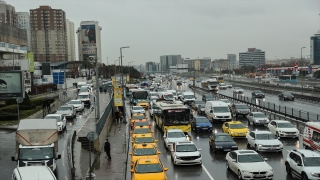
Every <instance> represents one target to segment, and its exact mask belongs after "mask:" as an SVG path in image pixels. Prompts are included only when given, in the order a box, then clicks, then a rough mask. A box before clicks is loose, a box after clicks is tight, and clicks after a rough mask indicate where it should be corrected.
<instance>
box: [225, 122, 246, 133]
mask: <svg viewBox="0 0 320 180" xmlns="http://www.w3.org/2000/svg"><path fill="white" fill-rule="evenodd" d="M222 131H223V132H224V133H228V134H230V135H231V137H246V135H247V133H248V131H249V130H248V128H247V127H246V126H245V125H244V124H242V122H240V121H230V122H225V123H223V125H222Z"/></svg>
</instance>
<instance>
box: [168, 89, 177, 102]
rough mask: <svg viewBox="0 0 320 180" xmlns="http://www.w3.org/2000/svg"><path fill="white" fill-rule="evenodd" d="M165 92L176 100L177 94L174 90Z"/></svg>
mask: <svg viewBox="0 0 320 180" xmlns="http://www.w3.org/2000/svg"><path fill="white" fill-rule="evenodd" d="M167 92H169V93H172V95H173V97H174V99H175V100H177V99H178V94H177V91H176V90H167Z"/></svg>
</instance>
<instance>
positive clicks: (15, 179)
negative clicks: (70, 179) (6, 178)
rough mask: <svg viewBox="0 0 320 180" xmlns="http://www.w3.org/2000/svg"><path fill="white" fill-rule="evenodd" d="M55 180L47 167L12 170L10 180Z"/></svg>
mask: <svg viewBox="0 0 320 180" xmlns="http://www.w3.org/2000/svg"><path fill="white" fill-rule="evenodd" d="M35 179H37V180H57V178H56V177H55V175H54V174H53V172H52V171H51V169H50V168H49V167H48V166H24V167H17V168H15V169H14V170H13V173H12V178H11V180H35Z"/></svg>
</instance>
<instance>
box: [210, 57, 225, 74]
mask: <svg viewBox="0 0 320 180" xmlns="http://www.w3.org/2000/svg"><path fill="white" fill-rule="evenodd" d="M228 68H229V61H228V59H215V60H213V61H212V69H213V70H215V71H221V70H228Z"/></svg>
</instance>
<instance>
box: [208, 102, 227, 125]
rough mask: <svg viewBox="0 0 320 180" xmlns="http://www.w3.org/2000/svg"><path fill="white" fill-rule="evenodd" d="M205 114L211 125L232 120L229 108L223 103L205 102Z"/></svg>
mask: <svg viewBox="0 0 320 180" xmlns="http://www.w3.org/2000/svg"><path fill="white" fill-rule="evenodd" d="M205 114H206V116H207V117H208V119H210V120H212V122H213V123H214V122H225V121H231V120H232V116H231V112H230V108H229V106H228V104H227V103H225V102H223V101H207V102H206V107H205Z"/></svg>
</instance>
